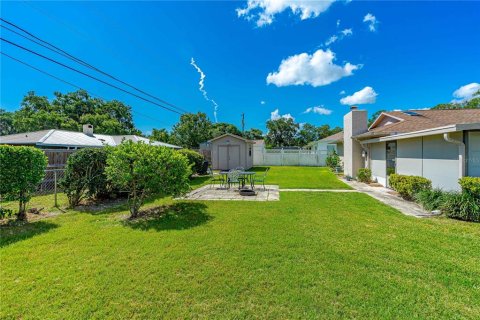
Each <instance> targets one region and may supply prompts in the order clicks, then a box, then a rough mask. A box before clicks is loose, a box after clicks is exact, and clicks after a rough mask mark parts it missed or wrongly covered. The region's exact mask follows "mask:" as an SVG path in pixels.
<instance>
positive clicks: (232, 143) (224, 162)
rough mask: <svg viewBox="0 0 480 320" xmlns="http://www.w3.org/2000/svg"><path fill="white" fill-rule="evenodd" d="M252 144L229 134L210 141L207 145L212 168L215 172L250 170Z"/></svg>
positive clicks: (252, 142)
mask: <svg viewBox="0 0 480 320" xmlns="http://www.w3.org/2000/svg"><path fill="white" fill-rule="evenodd" d="M253 144H254V141H251V140H248V139H245V138H242V137H239V136H236V135H234V134H230V133H227V134H224V135H221V136H219V137H216V138H214V139H212V140H210V141H209V143H208V145H209V148H210V150H211V160H212V168H213V169H216V170H230V169H235V168H237V167H243V168H245V169H249V168H251V167H252V166H253Z"/></svg>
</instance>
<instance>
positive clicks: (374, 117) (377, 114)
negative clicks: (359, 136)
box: [368, 110, 387, 127]
mask: <svg viewBox="0 0 480 320" xmlns="http://www.w3.org/2000/svg"><path fill="white" fill-rule="evenodd" d="M382 112H387V111H386V110H378V111H376V112H375V113H373V114H372V115H371V116H370V119H368V127H370V126H371V125H372V124H373V122H375V120H377V118H378V117H379V116H380V114H382Z"/></svg>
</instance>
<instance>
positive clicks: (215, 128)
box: [210, 122, 242, 139]
mask: <svg viewBox="0 0 480 320" xmlns="http://www.w3.org/2000/svg"><path fill="white" fill-rule="evenodd" d="M226 133H231V134H235V135H237V136H241V135H242V133H241V132H240V130H238V128H237V127H236V126H234V125H233V124H231V123H225V122H219V123H214V124H212V129H211V134H210V136H211V137H210V139H212V138H216V137H219V136H221V135H223V134H226Z"/></svg>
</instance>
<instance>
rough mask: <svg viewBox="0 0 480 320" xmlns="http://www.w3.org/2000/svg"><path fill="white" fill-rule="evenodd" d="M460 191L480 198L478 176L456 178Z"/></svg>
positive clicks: (479, 180) (479, 178) (479, 179)
mask: <svg viewBox="0 0 480 320" xmlns="http://www.w3.org/2000/svg"><path fill="white" fill-rule="evenodd" d="M458 183H459V184H460V186H461V187H462V192H464V193H468V194H469V195H471V196H472V197H474V198H480V177H463V178H461V179H459V180H458Z"/></svg>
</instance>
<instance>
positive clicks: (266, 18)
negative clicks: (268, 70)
mask: <svg viewBox="0 0 480 320" xmlns="http://www.w3.org/2000/svg"><path fill="white" fill-rule="evenodd" d="M333 2H335V0H322V1H311V0H248V1H247V6H246V7H244V8H238V9H237V10H236V11H237V15H238V17H244V18H245V19H247V20H255V21H256V24H257V26H258V27H262V26H265V25H268V24H271V23H272V22H273V20H274V18H275V16H276V15H277V14H279V13H282V12H283V11H285V10H291V11H292V12H293V14H295V15H298V16H300V19H302V20H306V19H310V18H316V17H318V16H319V15H320V14H321V13H322V12H325V11H326V10H327V9H328V8H329V7H330V6H331V5H332V3H333Z"/></svg>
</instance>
